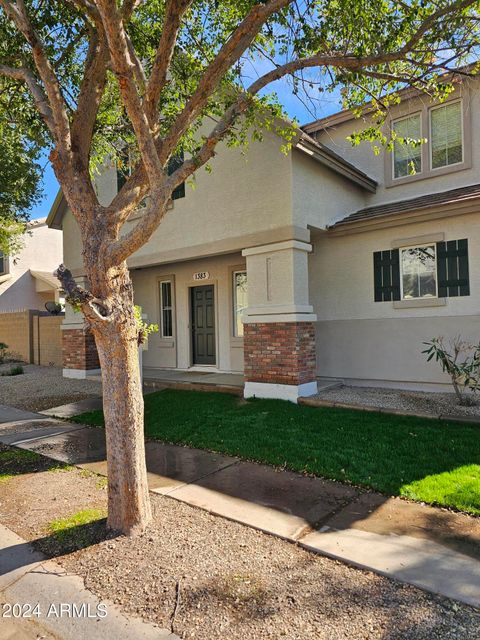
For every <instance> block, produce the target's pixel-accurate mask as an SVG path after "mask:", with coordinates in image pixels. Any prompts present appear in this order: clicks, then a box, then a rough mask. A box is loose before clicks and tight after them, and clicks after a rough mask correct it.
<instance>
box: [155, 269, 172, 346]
mask: <svg viewBox="0 0 480 640" xmlns="http://www.w3.org/2000/svg"><path fill="white" fill-rule="evenodd" d="M158 284H159V287H160V337H161V338H166V339H167V340H168V339H170V340H171V339H172V338H174V337H175V294H174V286H173V280H172V279H171V278H165V280H160V281H159V283H158ZM164 284H169V285H170V306H164V304H163V285H164ZM164 311H170V312H171V314H172V335H171V336H166V335H165V327H164V323H163V312H164Z"/></svg>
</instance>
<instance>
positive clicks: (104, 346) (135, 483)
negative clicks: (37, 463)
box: [90, 264, 152, 535]
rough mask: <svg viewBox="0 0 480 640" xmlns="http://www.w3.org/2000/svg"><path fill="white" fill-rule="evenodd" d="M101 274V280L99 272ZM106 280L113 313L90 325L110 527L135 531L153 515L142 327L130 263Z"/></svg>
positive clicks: (107, 296)
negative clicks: (100, 405) (99, 386)
mask: <svg viewBox="0 0 480 640" xmlns="http://www.w3.org/2000/svg"><path fill="white" fill-rule="evenodd" d="M96 276H97V278H99V274H98V272H97V273H96ZM97 278H96V283H95V284H96V285H97V286H98V284H99V282H98V279H97ZM101 279H102V280H103V282H102V287H101V288H102V289H103V293H104V294H105V293H106V294H107V295H106V296H102V297H103V298H104V299H105V298H107V299H108V300H109V301H110V308H111V313H110V314H109V316H108V318H107V319H105V320H104V319H100V318H98V319H96V320H95V319H94V320H93V321H92V318H91V317H90V325H91V327H92V330H93V333H94V335H95V341H96V345H97V350H98V355H99V359H100V366H101V368H102V383H103V411H104V416H105V431H106V441H107V466H108V522H107V524H108V528H109V529H113V530H115V531H120V532H122V533H124V534H126V535H134V534H137V533H140V532H141V531H143V530H144V529H145V527H146V525H147V524H148V522H149V521H150V520H151V517H152V514H151V506H150V498H149V493H148V484H147V468H146V462H145V440H144V432H143V394H142V384H141V378H140V367H139V362H138V327H137V325H136V321H135V318H134V315H133V290H132V284H131V281H130V277H129V274H128V270H127V268H126V265H125V264H123V265H122V266H121V267H120V268H116V269H115V273H108V272H107V273H104V274H103V277H101ZM97 286H95V289H96V288H97ZM95 289H94V290H95Z"/></svg>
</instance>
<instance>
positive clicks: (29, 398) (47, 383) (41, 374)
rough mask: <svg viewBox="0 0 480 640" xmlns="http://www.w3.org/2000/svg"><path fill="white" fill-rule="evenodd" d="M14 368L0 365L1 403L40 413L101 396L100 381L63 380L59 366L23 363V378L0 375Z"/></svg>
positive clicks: (9, 365) (8, 365) (21, 376)
mask: <svg viewBox="0 0 480 640" xmlns="http://www.w3.org/2000/svg"><path fill="white" fill-rule="evenodd" d="M13 366H14V365H12V364H11V363H8V364H3V365H0V404H5V405H9V406H11V407H17V408H18V409H25V410H27V411H43V410H45V409H50V408H51V407H57V406H59V405H62V404H68V403H69V402H76V401H78V400H84V399H85V398H94V397H98V396H99V395H101V394H102V383H101V382H98V381H96V380H77V379H75V378H64V377H63V375H62V369H60V368H59V367H40V366H38V365H35V364H23V365H22V367H23V374H22V375H15V376H9V375H5V376H4V375H1V374H4V373H8V372H10V370H11V369H12V367H13Z"/></svg>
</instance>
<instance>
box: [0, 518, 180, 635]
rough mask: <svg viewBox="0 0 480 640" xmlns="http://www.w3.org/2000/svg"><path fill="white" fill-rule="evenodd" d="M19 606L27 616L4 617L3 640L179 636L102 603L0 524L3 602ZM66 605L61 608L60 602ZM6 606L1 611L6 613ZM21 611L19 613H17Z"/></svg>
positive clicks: (0, 594) (0, 591)
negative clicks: (9, 639) (8, 639)
mask: <svg viewBox="0 0 480 640" xmlns="http://www.w3.org/2000/svg"><path fill="white" fill-rule="evenodd" d="M5 603H9V604H10V605H13V604H15V603H16V604H17V608H18V605H21V607H22V609H21V610H22V611H23V612H24V613H25V614H26V613H29V614H31V617H29V618H19V619H15V618H13V619H12V618H5V620H6V623H5V626H4V624H3V623H4V620H2V623H1V626H0V640H6V639H7V638H9V635H7V634H10V637H11V638H12V640H13V639H14V638H15V639H17V638H25V639H27V638H39V637H41V638H48V639H49V638H57V640H131V639H132V638H135V639H138V640H179V638H178V636H176V635H174V634H172V633H170V632H169V631H167V630H165V629H160V627H157V626H156V625H153V624H149V623H145V622H143V621H142V620H140V619H137V618H129V617H127V616H125V615H124V614H123V613H121V611H120V609H119V607H117V606H115V605H114V604H112V603H110V602H106V601H100V600H99V599H98V598H97V597H96V596H95V595H94V594H93V593H92V592H91V591H88V590H87V589H85V587H84V584H83V580H82V579H81V578H79V577H78V576H75V575H71V574H68V573H67V572H66V571H65V570H64V569H63V568H62V567H61V566H60V565H58V564H56V563H55V562H52V561H51V560H47V558H46V557H45V556H43V555H42V554H41V553H39V552H38V551H36V550H35V549H34V548H33V546H32V545H31V544H29V543H28V542H25V540H23V539H22V538H20V537H19V536H17V535H16V534H15V533H13V532H12V531H10V530H9V529H7V528H6V527H3V526H2V525H0V604H5ZM61 605H62V606H61ZM5 611H8V609H2V612H3V613H5ZM17 615H18V611H17Z"/></svg>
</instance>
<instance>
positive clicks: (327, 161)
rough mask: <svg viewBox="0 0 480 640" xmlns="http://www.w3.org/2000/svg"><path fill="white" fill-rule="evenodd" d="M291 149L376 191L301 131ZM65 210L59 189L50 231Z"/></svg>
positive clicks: (371, 183)
mask: <svg viewBox="0 0 480 640" xmlns="http://www.w3.org/2000/svg"><path fill="white" fill-rule="evenodd" d="M293 147H294V148H295V149H297V150H298V151H300V152H302V153H305V154H306V155H308V156H309V157H310V158H312V159H313V160H316V161H317V162H319V163H320V164H322V165H323V166H325V167H327V168H328V169H331V170H332V171H335V173H338V174H339V175H342V176H343V177H344V178H347V180H350V181H351V182H353V183H355V184H356V185H357V186H359V187H361V188H362V189H365V190H366V191H370V192H372V193H374V192H375V191H376V189H377V182H376V181H375V180H374V179H373V178H370V177H369V176H368V175H367V174H366V173H364V172H363V171H361V170H360V169H358V168H357V167H355V165H353V164H351V163H350V162H348V161H347V160H345V159H344V158H342V157H341V156H339V155H338V154H337V153H335V152H334V151H332V150H331V149H329V148H328V147H327V146H326V145H324V144H323V143H321V142H317V141H316V140H314V139H313V138H311V137H310V136H309V135H307V134H306V133H304V132H303V131H302V130H299V132H298V135H297V138H296V140H294V142H293ZM67 209H68V205H67V202H66V200H65V198H64V197H63V193H62V190H61V189H59V191H58V193H57V196H56V198H55V200H54V202H53V204H52V208H51V209H50V213H49V214H48V217H47V225H48V226H49V227H50V228H51V229H61V228H62V219H63V216H64V215H65V213H66V211H67Z"/></svg>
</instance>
